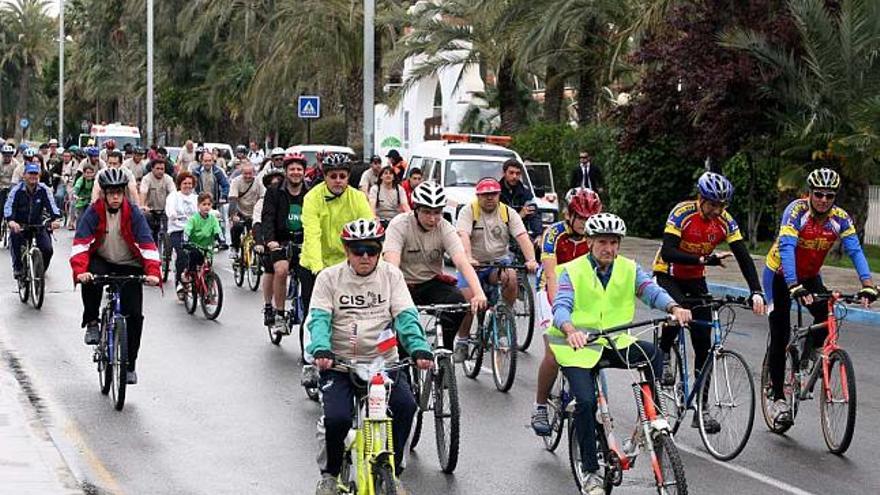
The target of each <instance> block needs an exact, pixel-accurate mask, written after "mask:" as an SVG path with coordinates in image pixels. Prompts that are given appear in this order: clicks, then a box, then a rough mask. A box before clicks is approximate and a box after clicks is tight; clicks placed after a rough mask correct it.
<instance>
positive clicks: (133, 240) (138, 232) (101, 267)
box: [70, 152, 159, 385]
mask: <svg viewBox="0 0 880 495" xmlns="http://www.w3.org/2000/svg"><path fill="white" fill-rule="evenodd" d="M115 153H118V152H115ZM128 183H129V177H128V174H126V173H125V172H124V171H123V170H122V169H120V168H112V169H109V170H106V171H104V173H102V174H100V175H99V176H98V185H99V187H100V189H101V191H102V194H101V199H100V201H96V202H94V203H92V205H91V206H89V208H88V209H87V210H86V212H85V213H84V214H83V216H82V219H81V220H80V222H79V224H78V225H77V228H76V235H75V236H74V239H73V249H72V250H71V253H70V267H71V268H72V269H73V279H74V283H77V282H78V283H81V284H83V287H82V302H83V319H82V326H84V327H86V334H85V343H86V344H88V345H97V344H98V340H99V339H100V331H99V328H98V318H99V313H98V312H99V307H100V305H101V298H102V296H103V291H102V290H101V288H100V287H96V286H95V285H94V284H90V283H89V282H90V281H91V280H92V278H93V277H94V275H110V274H115V275H146V283H147V285H159V252H158V251H157V250H156V244H155V243H154V242H153V238H152V236H150V228H149V226H148V225H147V221H146V219H145V218H144V216H143V214H142V213H141V210H140V209H139V208H137V207H136V206H137V205H135V204H134V203H132V202H131V201H129V200H126V198H125V195H126V193H125V191H126V189H127V186H128ZM120 295H121V300H122V313H123V314H125V315H126V317H125V320H126V328H127V329H128V369H127V370H126V371H127V373H126V381H127V383H129V384H131V385H133V384H136V383H137V373H136V371H135V363H136V362H137V358H138V350H139V349H140V347H141V333H142V330H143V326H144V317H143V298H144V294H143V289H142V287H141V286H140V284H134V283H131V284H125V285H123V286H122V293H121V294H120Z"/></svg>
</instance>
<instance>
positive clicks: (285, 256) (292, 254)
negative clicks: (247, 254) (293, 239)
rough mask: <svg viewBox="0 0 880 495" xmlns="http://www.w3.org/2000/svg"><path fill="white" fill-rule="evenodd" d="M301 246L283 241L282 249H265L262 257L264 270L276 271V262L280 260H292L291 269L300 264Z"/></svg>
mask: <svg viewBox="0 0 880 495" xmlns="http://www.w3.org/2000/svg"><path fill="white" fill-rule="evenodd" d="M300 250H301V248H300V246H298V245H296V244H290V243H285V242H282V243H281V249H278V250H276V251H272V250H270V249H268V248H265V249H264V250H263V254H262V255H261V256H260V259H261V260H262V263H263V271H264V272H266V273H275V263H277V262H279V261H288V262H290V267H289V269H293V268H294V267H296V266H299V253H300Z"/></svg>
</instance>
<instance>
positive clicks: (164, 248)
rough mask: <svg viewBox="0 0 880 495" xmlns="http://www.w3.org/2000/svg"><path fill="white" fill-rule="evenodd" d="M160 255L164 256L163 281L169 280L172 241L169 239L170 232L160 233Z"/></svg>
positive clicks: (162, 266)
mask: <svg viewBox="0 0 880 495" xmlns="http://www.w3.org/2000/svg"><path fill="white" fill-rule="evenodd" d="M158 249H159V255H160V256H161V257H162V263H161V265H160V268H161V273H162V283H165V282H167V281H168V273H169V272H170V271H171V241H170V240H169V239H168V234H166V233H164V232H163V233H161V234H159V246H158Z"/></svg>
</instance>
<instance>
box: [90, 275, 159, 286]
mask: <svg viewBox="0 0 880 495" xmlns="http://www.w3.org/2000/svg"><path fill="white" fill-rule="evenodd" d="M146 280H147V277H146V276H145V275H93V276H92V280H91V281H90V283H92V284H113V283H119V284H124V283H126V282H134V281H137V282H140V283H144V282H145V281H146Z"/></svg>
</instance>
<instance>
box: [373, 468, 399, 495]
mask: <svg viewBox="0 0 880 495" xmlns="http://www.w3.org/2000/svg"><path fill="white" fill-rule="evenodd" d="M373 493H375V494H376V495H397V483H396V482H395V481H394V469H392V468H391V463H390V462H388V460H387V459H386V460H385V461H384V462H379V463H376V465H374V466H373Z"/></svg>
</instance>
